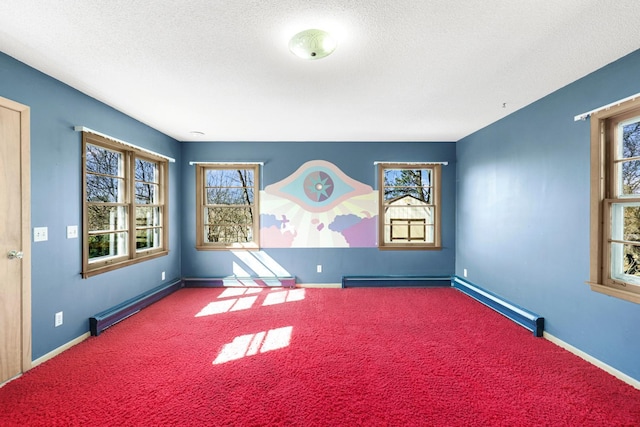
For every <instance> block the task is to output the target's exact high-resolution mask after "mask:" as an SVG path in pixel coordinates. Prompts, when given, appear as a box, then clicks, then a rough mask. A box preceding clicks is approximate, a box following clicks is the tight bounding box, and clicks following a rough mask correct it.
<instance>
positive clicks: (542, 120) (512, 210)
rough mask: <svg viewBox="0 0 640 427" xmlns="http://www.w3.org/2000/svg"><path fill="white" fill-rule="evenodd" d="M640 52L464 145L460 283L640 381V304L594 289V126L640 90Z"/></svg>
mask: <svg viewBox="0 0 640 427" xmlns="http://www.w3.org/2000/svg"><path fill="white" fill-rule="evenodd" d="M639 76H640V51H636V52H634V53H632V54H630V55H628V56H626V57H624V58H622V59H620V60H618V61H616V62H614V63H611V64H609V65H608V66H606V67H604V68H602V69H600V70H598V71H596V72H594V73H592V74H590V75H588V76H586V77H584V78H582V79H580V80H578V81H576V82H574V83H572V84H570V85H568V86H566V87H564V88H562V89H560V90H558V91H556V92H554V93H552V94H550V95H548V96H546V97H544V98H543V99H540V100H538V101H537V102H534V103H533V104H531V105H529V106H527V107H525V108H523V109H521V110H519V111H516V112H514V113H513V114H511V115H509V116H508V117H506V118H504V119H503V120H500V121H498V122H496V123H494V124H492V125H490V126H488V127H486V128H484V129H482V130H480V131H478V132H475V133H474V134H472V135H469V136H468V137H466V138H464V139H462V140H461V141H459V142H458V143H457V162H458V168H457V173H458V179H457V183H458V184H457V185H458V186H457V212H456V221H457V232H456V239H457V241H456V275H458V276H462V275H463V273H464V269H466V270H467V274H468V276H467V277H468V279H469V280H470V281H471V282H473V283H476V284H478V285H479V286H482V287H483V288H485V289H487V290H490V291H491V292H494V293H496V294H498V295H501V296H502V297H503V298H505V299H508V300H510V301H512V302H514V303H516V304H519V305H521V306H523V307H527V308H528V309H530V310H532V311H534V312H536V313H541V314H542V315H543V316H544V318H545V331H546V332H548V333H550V334H551V335H553V336H555V337H557V338H559V339H561V340H563V341H565V342H567V343H569V344H571V345H573V346H574V347H577V348H579V349H580V350H582V351H584V352H586V353H588V354H590V355H591V356H593V357H595V358H597V359H599V360H601V361H603V362H605V363H607V364H609V365H611V366H613V367H614V368H616V369H618V370H620V371H622V372H624V373H626V374H627V375H629V376H631V377H633V378H636V379H640V364H639V363H638V360H639V358H638V355H640V332H639V331H640V330H639V329H638V325H640V306H639V305H638V304H634V303H631V302H626V301H623V300H620V299H616V298H612V297H608V296H605V295H602V294H599V293H596V292H593V291H591V290H590V288H589V286H588V285H586V284H585V282H586V281H587V280H588V279H589V195H590V182H589V177H590V170H589V168H590V152H589V150H590V145H589V144H590V127H589V126H590V124H589V121H588V120H587V121H578V122H575V121H574V116H576V115H578V114H581V113H584V112H586V111H590V110H592V109H594V108H598V107H600V106H602V105H606V104H609V103H611V102H614V101H617V100H619V99H622V98H626V97H628V96H630V95H633V94H636V93H639V92H640V78H639Z"/></svg>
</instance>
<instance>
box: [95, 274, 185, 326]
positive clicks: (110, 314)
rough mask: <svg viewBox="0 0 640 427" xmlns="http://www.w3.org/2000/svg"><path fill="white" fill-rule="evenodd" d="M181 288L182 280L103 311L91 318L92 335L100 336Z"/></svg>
mask: <svg viewBox="0 0 640 427" xmlns="http://www.w3.org/2000/svg"><path fill="white" fill-rule="evenodd" d="M181 287H182V280H176V281H175V282H172V283H169V284H165V285H161V286H158V287H157V288H154V289H151V290H150V291H147V292H145V293H143V294H140V295H138V296H136V297H133V298H131V299H129V300H127V301H124V302H123V303H120V304H118V305H116V306H113V307H111V308H109V309H107V310H104V311H101V312H100V313H98V314H96V315H95V316H93V317H90V318H89V330H90V331H91V335H93V336H98V335H100V333H101V332H102V331H104V330H105V329H107V328H108V327H109V326H112V325H114V324H115V323H118V322H120V321H122V320H124V319H126V318H127V317H129V316H131V315H133V314H136V313H137V312H139V311H140V310H142V309H143V308H145V307H147V306H149V305H151V304H153V303H154V302H156V301H159V300H161V299H162V298H164V297H166V296H167V295H169V294H171V293H173V292H175V291H177V290H178V289H180V288H181Z"/></svg>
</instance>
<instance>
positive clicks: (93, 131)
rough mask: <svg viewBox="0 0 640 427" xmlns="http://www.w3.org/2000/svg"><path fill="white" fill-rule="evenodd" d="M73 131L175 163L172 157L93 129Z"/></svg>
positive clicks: (79, 127) (75, 127) (81, 127)
mask: <svg viewBox="0 0 640 427" xmlns="http://www.w3.org/2000/svg"><path fill="white" fill-rule="evenodd" d="M73 129H74V130H75V131H76V132H88V133H92V134H94V135H98V136H101V137H103V138H106V139H110V140H111V141H115V142H117V143H119V144H122V145H126V146H127V147H131V148H135V149H136V150H140V151H144V152H145V153H149V154H153V155H154V156H158V157H162V158H163V159H167V160H168V161H169V162H171V163H175V161H176V159H174V158H172V157H169V156H165V155H164V154H160V153H156V152H155V151H151V150H147V149H146V148H142V147H139V146H137V145H135V144H132V143H130V142H127V141H123V140H121V139H118V138H114V137H112V136H109V135H106V134H104V133H102V132H98V131H95V130H93V129H89V128H87V127H84V126H74V127H73Z"/></svg>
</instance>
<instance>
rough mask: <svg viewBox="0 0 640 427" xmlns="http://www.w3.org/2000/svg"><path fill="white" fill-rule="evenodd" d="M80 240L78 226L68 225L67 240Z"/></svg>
mask: <svg viewBox="0 0 640 427" xmlns="http://www.w3.org/2000/svg"><path fill="white" fill-rule="evenodd" d="M77 238H78V226H77V225H68V226H67V239H77Z"/></svg>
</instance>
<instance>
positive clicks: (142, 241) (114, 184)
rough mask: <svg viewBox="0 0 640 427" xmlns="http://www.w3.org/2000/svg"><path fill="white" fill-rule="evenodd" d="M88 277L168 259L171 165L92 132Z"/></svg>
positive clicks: (86, 177) (86, 171) (86, 149)
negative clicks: (169, 179)
mask: <svg viewBox="0 0 640 427" xmlns="http://www.w3.org/2000/svg"><path fill="white" fill-rule="evenodd" d="M82 146H83V153H84V156H83V193H84V197H83V225H84V226H83V230H84V234H83V266H82V275H83V277H85V278H86V277H90V276H93V275H95V274H98V273H102V272H105V271H111V270H114V269H116V268H120V267H124V266H127V265H130V264H133V263H136V262H140V261H144V260H146V259H150V258H155V257H158V256H162V255H166V254H167V207H166V200H167V194H166V191H167V189H166V182H167V164H168V162H167V160H165V159H163V158H160V157H155V156H153V155H152V154H149V153H146V152H143V151H140V150H136V149H134V148H131V147H128V146H125V145H123V144H119V143H117V142H113V141H110V140H108V139H106V138H103V137H101V136H98V135H94V134H91V133H88V132H83V134H82Z"/></svg>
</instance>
